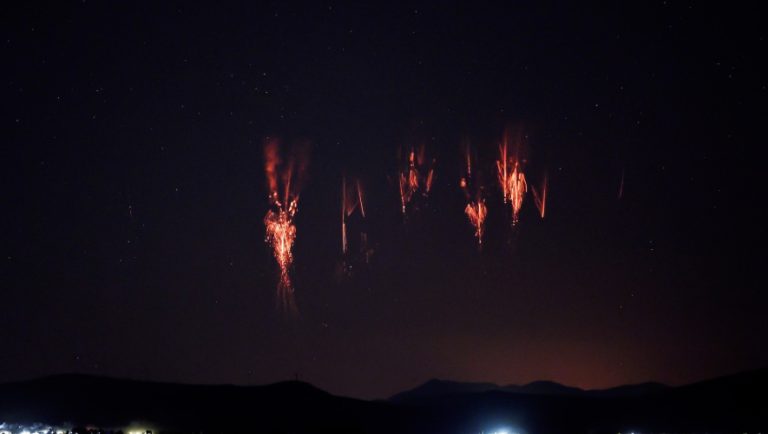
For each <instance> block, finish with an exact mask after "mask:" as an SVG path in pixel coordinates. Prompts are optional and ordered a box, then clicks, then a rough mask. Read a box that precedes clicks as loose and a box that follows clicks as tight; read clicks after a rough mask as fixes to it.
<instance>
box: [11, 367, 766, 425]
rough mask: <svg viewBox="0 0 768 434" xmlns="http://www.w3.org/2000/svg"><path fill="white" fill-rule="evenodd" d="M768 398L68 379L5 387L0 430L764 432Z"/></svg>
mask: <svg viewBox="0 0 768 434" xmlns="http://www.w3.org/2000/svg"><path fill="white" fill-rule="evenodd" d="M766 390H768V369H762V370H757V371H751V372H744V373H740V374H735V375H730V376H726V377H720V378H716V379H712V380H707V381H702V382H698V383H694V384H690V385H686V386H680V387H670V386H664V385H661V384H658V383H643V384H637V385H627V386H620V387H615V388H611V389H606V390H582V389H579V388H574V387H569V386H564V385H561V384H558V383H554V382H549V381H536V382H533V383H529V384H525V385H519V386H517V385H507V386H499V385H495V384H493V383H462V382H455V381H446V380H430V381H427V382H426V383H424V384H422V385H420V386H418V387H416V388H414V389H412V390H409V391H405V392H402V393H399V394H397V395H394V396H393V397H391V398H390V399H389V400H385V401H365V400H359V399H353V398H345V397H340V396H335V395H332V394H329V393H327V392H325V391H323V390H320V389H318V388H316V387H314V386H312V385H311V384H308V383H303V382H298V381H287V382H281V383H275V384H270V385H263V386H234V385H191V384H172V383H158V382H149V381H136V380H127V379H116V378H105V377H97V376H89V375H78V374H67V375H56V376H50V377H44V378H40V379H35V380H29V381H20V382H13V383H6V384H2V385H0V423H3V422H5V423H18V424H35V423H44V424H49V425H53V426H62V425H64V426H96V427H100V428H103V429H107V430H109V429H112V430H117V429H123V428H125V427H128V426H143V427H147V428H150V429H152V430H153V432H160V433H193V432H194V433H207V432H216V433H240V432H246V431H247V432H265V433H318V432H337V433H392V432H397V433H424V432H430V433H457V434H459V433H478V432H481V431H490V430H492V429H495V428H494V427H499V426H505V427H510V429H511V430H512V431H517V432H525V433H542V432H551V433H559V432H564V433H565V432H568V433H611V432H613V433H615V432H628V431H632V430H635V431H639V432H670V431H672V432H681V433H683V432H688V433H694V432H759V431H763V432H765V431H766V428H768V412H766V411H765V407H764V395H765V391H766ZM761 397H762V398H761Z"/></svg>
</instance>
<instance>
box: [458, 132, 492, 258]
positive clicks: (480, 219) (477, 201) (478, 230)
mask: <svg viewBox="0 0 768 434" xmlns="http://www.w3.org/2000/svg"><path fill="white" fill-rule="evenodd" d="M471 155H472V154H471V151H470V148H469V146H467V148H466V159H467V167H466V174H465V176H464V177H462V178H461V180H460V181H459V184H460V185H461V188H462V190H464V195H465V196H466V198H467V206H466V207H465V208H464V213H465V214H466V215H467V217H468V218H469V222H470V223H471V224H472V226H474V228H475V237H476V238H477V243H478V245H480V246H482V245H483V233H484V232H485V217H486V216H487V215H488V208H487V207H486V205H485V198H483V194H482V193H483V188H482V185H481V184H480V182H479V181H477V180H476V179H475V178H473V176H472V157H471Z"/></svg>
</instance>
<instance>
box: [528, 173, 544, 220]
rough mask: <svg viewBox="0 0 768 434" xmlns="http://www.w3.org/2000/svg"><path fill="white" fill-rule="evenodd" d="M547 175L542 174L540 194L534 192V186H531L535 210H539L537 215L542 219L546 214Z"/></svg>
mask: <svg viewBox="0 0 768 434" xmlns="http://www.w3.org/2000/svg"><path fill="white" fill-rule="evenodd" d="M547 187H548V184H547V174H546V173H545V174H544V180H543V181H542V182H541V193H539V191H537V190H536V188H535V187H534V186H531V193H533V203H534V204H536V209H538V210H539V215H540V216H541V218H544V215H545V214H546V213H547Z"/></svg>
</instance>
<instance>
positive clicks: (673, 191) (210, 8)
mask: <svg viewBox="0 0 768 434" xmlns="http://www.w3.org/2000/svg"><path fill="white" fill-rule="evenodd" d="M496 3H498V2H489V3H484V2H467V3H462V2H453V1H445V2H413V3H407V2H403V3H401V2H382V3H380V4H378V5H376V4H373V3H371V4H368V2H357V3H354V4H342V3H337V2H328V1H320V2H306V3H302V2H296V3H294V2H242V3H227V4H214V3H213V2H211V3H208V4H205V3H194V2H146V3H143V2H122V3H116V2H101V1H94V0H88V1H67V2H51V4H44V3H36V2H21V3H18V4H16V5H14V6H13V7H12V8H10V9H7V10H6V11H5V13H4V14H2V15H3V17H2V18H1V20H2V23H3V24H2V31H1V32H2V35H0V36H2V38H1V39H0V42H1V45H0V46H1V47H2V48H1V49H2V57H3V59H4V62H3V68H2V71H0V76H1V77H2V81H1V82H0V92H2V101H3V103H2V109H1V112H0V114H1V116H0V122H1V123H2V130H3V132H4V133H3V136H4V138H3V140H2V142H3V145H2V147H1V149H0V162H2V171H1V172H0V177H2V182H1V183H0V185H2V187H0V190H2V203H3V205H2V213H0V219H2V220H1V221H2V228H3V230H2V243H0V245H1V246H2V252H0V253H1V256H0V306H1V308H2V314H1V315H0V345H1V347H0V348H2V350H1V355H0V381H13V380H19V379H26V378H32V377H36V376H42V375H48V374H54V373H62V372H82V373H91V374H98V375H109V376H120V377H130V378H140V379H149V380H160V381H173V382H192V383H235V384H261V383H268V382H275V381H280V380H286V379H293V378H297V377H298V378H299V379H302V380H305V381H308V382H311V383H313V384H315V385H317V386H318V387H321V388H323V389H326V390H328V391H330V392H332V393H336V394H342V395H349V396H354V397H362V398H381V397H386V396H389V395H391V394H393V393H395V392H398V391H401V390H403V389H406V388H409V387H413V386H415V385H417V384H419V383H421V382H423V381H426V380H428V379H430V378H433V377H439V378H445V379H453V380H460V381H492V382H496V383H501V384H508V383H525V382H530V381H534V380H540V379H548V380H554V381H558V382H562V383H566V384H569V385H573V386H579V387H584V388H601V387H610V386H615V385H619V384H624V383H632V382H642V381H648V380H655V381H661V382H666V383H670V384H683V383H687V382H692V381H697V380H701V379H706V378H709V377H713V376H717V375H723V374H728V373H733V372H737V371H740V370H745V369H752V368H758V367H763V366H765V365H766V364H768V346H766V345H765V342H766V340H767V339H768V325H766V324H768V323H766V321H765V315H766V307H768V296H766V294H765V291H764V288H765V284H764V280H765V272H764V263H763V255H762V254H761V250H762V246H764V245H765V244H764V241H765V223H764V222H765V221H766V211H765V209H764V208H763V207H762V206H761V201H762V198H764V196H765V189H764V186H765V181H764V179H763V178H762V177H761V174H762V173H763V171H764V166H765V165H764V162H763V159H761V158H760V155H761V152H762V150H763V148H764V145H765V143H766V135H767V134H766V130H765V115H766V110H765V107H766V96H767V95H768V94H767V92H766V84H767V83H766V77H768V74H766V71H765V69H764V66H761V65H760V63H761V62H760V58H761V57H762V55H761V54H760V53H764V52H765V51H766V47H765V45H766V44H765V26H764V25H763V24H764V19H765V16H764V14H763V13H760V12H758V11H755V10H749V9H747V8H746V7H744V8H740V7H738V6H734V5H725V6H724V5H721V6H718V7H710V6H707V5H705V4H704V2H695V1H672V0H668V1H654V2H637V3H636V4H627V3H624V2H617V3H614V4H594V5H588V4H584V3H578V2H572V3H557V2H555V3H550V2H505V5H503V6H502V5H498V4H496ZM510 125H512V126H514V128H516V129H517V130H518V131H522V132H523V134H524V138H525V144H526V147H525V148H526V161H527V165H526V168H525V170H526V174H527V176H528V177H529V179H530V180H532V181H535V182H537V180H540V179H541V177H542V176H543V174H544V173H545V172H546V173H547V174H548V179H549V195H548V203H547V215H546V217H545V218H544V219H541V218H539V216H538V214H537V212H536V208H535V207H534V206H533V200H532V197H530V196H528V197H527V198H526V199H525V202H524V204H523V209H522V212H521V216H520V223H519V225H517V226H516V227H515V228H512V227H511V224H510V219H509V213H508V211H507V208H505V206H504V205H503V203H502V201H501V193H500V192H499V188H498V186H497V184H496V182H495V178H494V172H493V170H494V166H493V164H494V159H495V158H496V153H497V144H498V143H499V141H500V140H501V137H502V134H503V131H504V129H505V128H506V127H509V126H510ZM267 136H270V137H280V138H281V139H282V141H283V143H284V144H285V147H286V150H289V149H290V146H291V144H295V143H307V142H309V143H311V146H310V151H309V152H310V156H309V167H308V170H307V173H306V180H305V182H304V183H303V187H302V190H301V196H300V202H299V211H298V214H297V216H296V225H297V240H296V245H295V249H294V255H295V262H294V266H293V268H292V270H291V275H292V278H293V282H294V286H295V298H296V304H297V308H298V315H287V314H286V313H285V312H283V311H282V310H281V309H279V308H278V307H276V303H275V300H276V295H275V288H276V285H277V279H278V277H279V272H278V268H277V265H276V263H275V260H274V258H273V256H272V252H271V250H270V247H269V246H268V245H267V244H266V243H265V240H264V237H265V234H264V224H263V219H264V215H265V213H266V211H267V209H268V207H269V203H268V200H267V184H266V180H265V175H264V161H263V143H264V139H265V137H267ZM463 143H471V145H472V146H473V147H474V148H475V149H476V150H477V156H478V158H479V160H478V161H479V166H478V167H480V169H479V170H480V174H481V175H482V176H484V179H485V181H486V182H485V185H486V190H485V191H486V195H487V203H488V208H489V216H488V223H487V228H486V235H485V237H486V243H485V245H484V247H483V249H482V250H481V251H479V250H478V248H477V245H476V242H475V239H474V238H473V230H472V227H471V226H470V225H469V223H468V222H467V220H466V217H465V215H464V214H463V209H464V205H465V202H464V196H463V194H462V192H461V190H460V188H459V177H460V176H461V173H462V172H461V170H462V167H463V166H462V164H463V163H462V162H463V160H462V158H463V157H462V147H461V146H462V144H463ZM417 145H424V146H426V148H427V150H428V152H429V153H430V155H432V156H433V157H434V158H435V181H434V186H433V188H432V191H431V193H430V196H429V198H428V199H426V200H425V201H424V202H423V203H422V204H421V205H420V206H419V207H418V209H414V210H412V212H410V213H409V215H408V217H407V218H405V219H404V218H403V216H402V215H401V213H400V202H399V196H398V186H397V182H396V179H397V170H398V167H399V160H398V157H397V150H398V149H399V148H400V147H409V146H417ZM342 174H347V175H348V176H350V177H352V176H354V177H357V178H359V179H360V180H361V183H362V185H363V186H364V190H365V198H366V213H367V216H366V220H365V223H364V224H365V230H366V231H367V233H368V237H369V244H370V247H371V249H372V251H373V255H372V256H371V260H370V263H369V264H363V263H361V262H360V261H357V262H355V263H354V264H353V271H352V272H351V273H348V274H344V273H341V272H340V269H342V266H341V263H342V255H341V239H340V238H341V234H340V224H339V206H340V191H339V190H340V185H341V178H342ZM622 178H623V180H624V181H623V192H622V195H621V198H619V197H618V193H617V192H618V189H619V186H620V184H621V180H622ZM356 230H357V229H355V228H352V230H351V233H353V234H357V232H356ZM354 236H357V235H354Z"/></svg>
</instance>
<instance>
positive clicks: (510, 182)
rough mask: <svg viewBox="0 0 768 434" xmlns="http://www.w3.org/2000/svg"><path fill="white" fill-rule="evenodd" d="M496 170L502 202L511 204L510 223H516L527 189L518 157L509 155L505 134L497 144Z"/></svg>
mask: <svg viewBox="0 0 768 434" xmlns="http://www.w3.org/2000/svg"><path fill="white" fill-rule="evenodd" d="M496 170H497V172H498V179H499V184H500V185H501V191H502V194H503V197H504V203H510V204H511V206H512V224H513V225H516V224H517V223H518V221H519V219H520V209H521V208H522V207H523V199H524V198H525V193H526V192H527V191H528V184H527V183H526V181H525V174H524V173H523V169H522V166H521V162H520V159H519V158H518V157H517V156H510V155H509V142H508V139H507V137H506V135H505V137H504V141H503V142H502V143H501V144H500V145H499V159H498V160H496Z"/></svg>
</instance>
